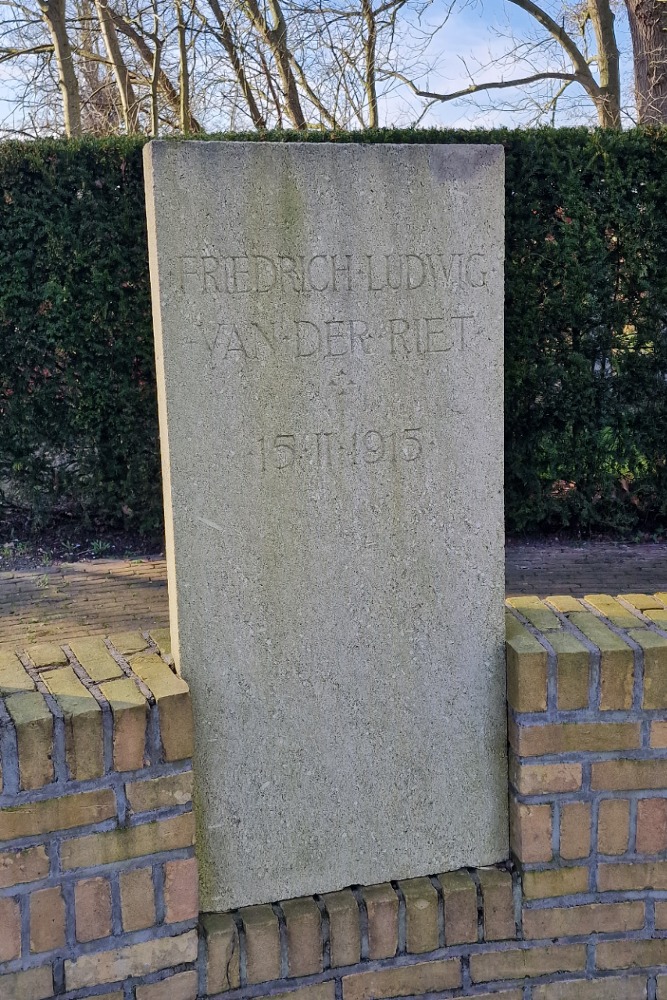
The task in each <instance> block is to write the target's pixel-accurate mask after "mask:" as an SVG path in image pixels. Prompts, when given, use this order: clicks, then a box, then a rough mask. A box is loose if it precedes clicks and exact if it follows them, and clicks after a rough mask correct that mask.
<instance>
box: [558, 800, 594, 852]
mask: <svg viewBox="0 0 667 1000" xmlns="http://www.w3.org/2000/svg"><path fill="white" fill-rule="evenodd" d="M590 853H591V804H590V802H568V803H565V804H564V805H562V806H561V810H560V856H561V858H565V859H566V860H568V861H573V860H575V859H576V858H587V857H588V855H589V854H590Z"/></svg>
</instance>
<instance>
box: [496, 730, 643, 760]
mask: <svg viewBox="0 0 667 1000" xmlns="http://www.w3.org/2000/svg"><path fill="white" fill-rule="evenodd" d="M510 743H511V745H512V748H513V749H514V750H515V751H516V753H517V754H518V755H519V756H520V757H541V756H543V755H545V754H561V753H570V752H572V751H583V752H585V753H604V752H606V751H609V750H638V749H639V748H640V747H641V725H640V724H639V723H635V722H558V723H551V724H548V725H537V726H516V727H515V728H514V729H512V728H510Z"/></svg>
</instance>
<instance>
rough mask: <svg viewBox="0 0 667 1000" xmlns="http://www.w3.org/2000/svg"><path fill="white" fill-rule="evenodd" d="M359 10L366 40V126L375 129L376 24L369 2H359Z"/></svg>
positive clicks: (376, 116)
mask: <svg viewBox="0 0 667 1000" xmlns="http://www.w3.org/2000/svg"><path fill="white" fill-rule="evenodd" d="M361 10H362V13H363V16H364V21H365V22H366V38H365V40H364V55H365V58H366V71H365V73H364V87H365V90H366V101H367V102H368V125H369V127H370V128H377V127H378V124H379V116H378V96H377V86H376V76H375V53H376V46H377V24H376V23H375V14H374V13H373V7H372V4H371V0H361Z"/></svg>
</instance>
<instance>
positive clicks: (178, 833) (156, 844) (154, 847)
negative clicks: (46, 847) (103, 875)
mask: <svg viewBox="0 0 667 1000" xmlns="http://www.w3.org/2000/svg"><path fill="white" fill-rule="evenodd" d="M88 794H90V793H88ZM194 837H195V828H194V817H193V814H192V813H191V812H188V813H183V814H182V815H181V816H174V817H173V818H172V819H163V820H159V821H158V822H154V823H143V824H141V825H140V826H132V827H128V828H124V829H122V830H109V831H108V832H107V833H92V834H89V835H88V836H85V837H78V838H76V839H72V840H65V841H63V844H62V848H61V859H62V866H63V868H64V869H65V870H67V871H71V870H72V869H73V868H90V867H91V866H93V865H109V864H113V863H115V862H116V861H124V860H126V859H127V858H140V857H143V856H144V855H151V854H158V853H160V852H162V851H174V850H177V849H179V848H182V847H191V846H192V845H193V844H194Z"/></svg>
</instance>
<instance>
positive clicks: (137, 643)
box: [109, 632, 148, 656]
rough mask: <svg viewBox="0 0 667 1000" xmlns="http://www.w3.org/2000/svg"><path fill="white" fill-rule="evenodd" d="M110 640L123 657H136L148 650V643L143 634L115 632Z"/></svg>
mask: <svg viewBox="0 0 667 1000" xmlns="http://www.w3.org/2000/svg"><path fill="white" fill-rule="evenodd" d="M109 640H110V642H111V645H112V646H113V647H114V649H115V650H117V651H118V652H119V653H120V655H121V656H134V655H136V654H137V653H141V652H142V650H144V649H147V648H148V642H147V640H146V639H144V637H143V635H142V634H141V632H114V634H113V635H110V636H109Z"/></svg>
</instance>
